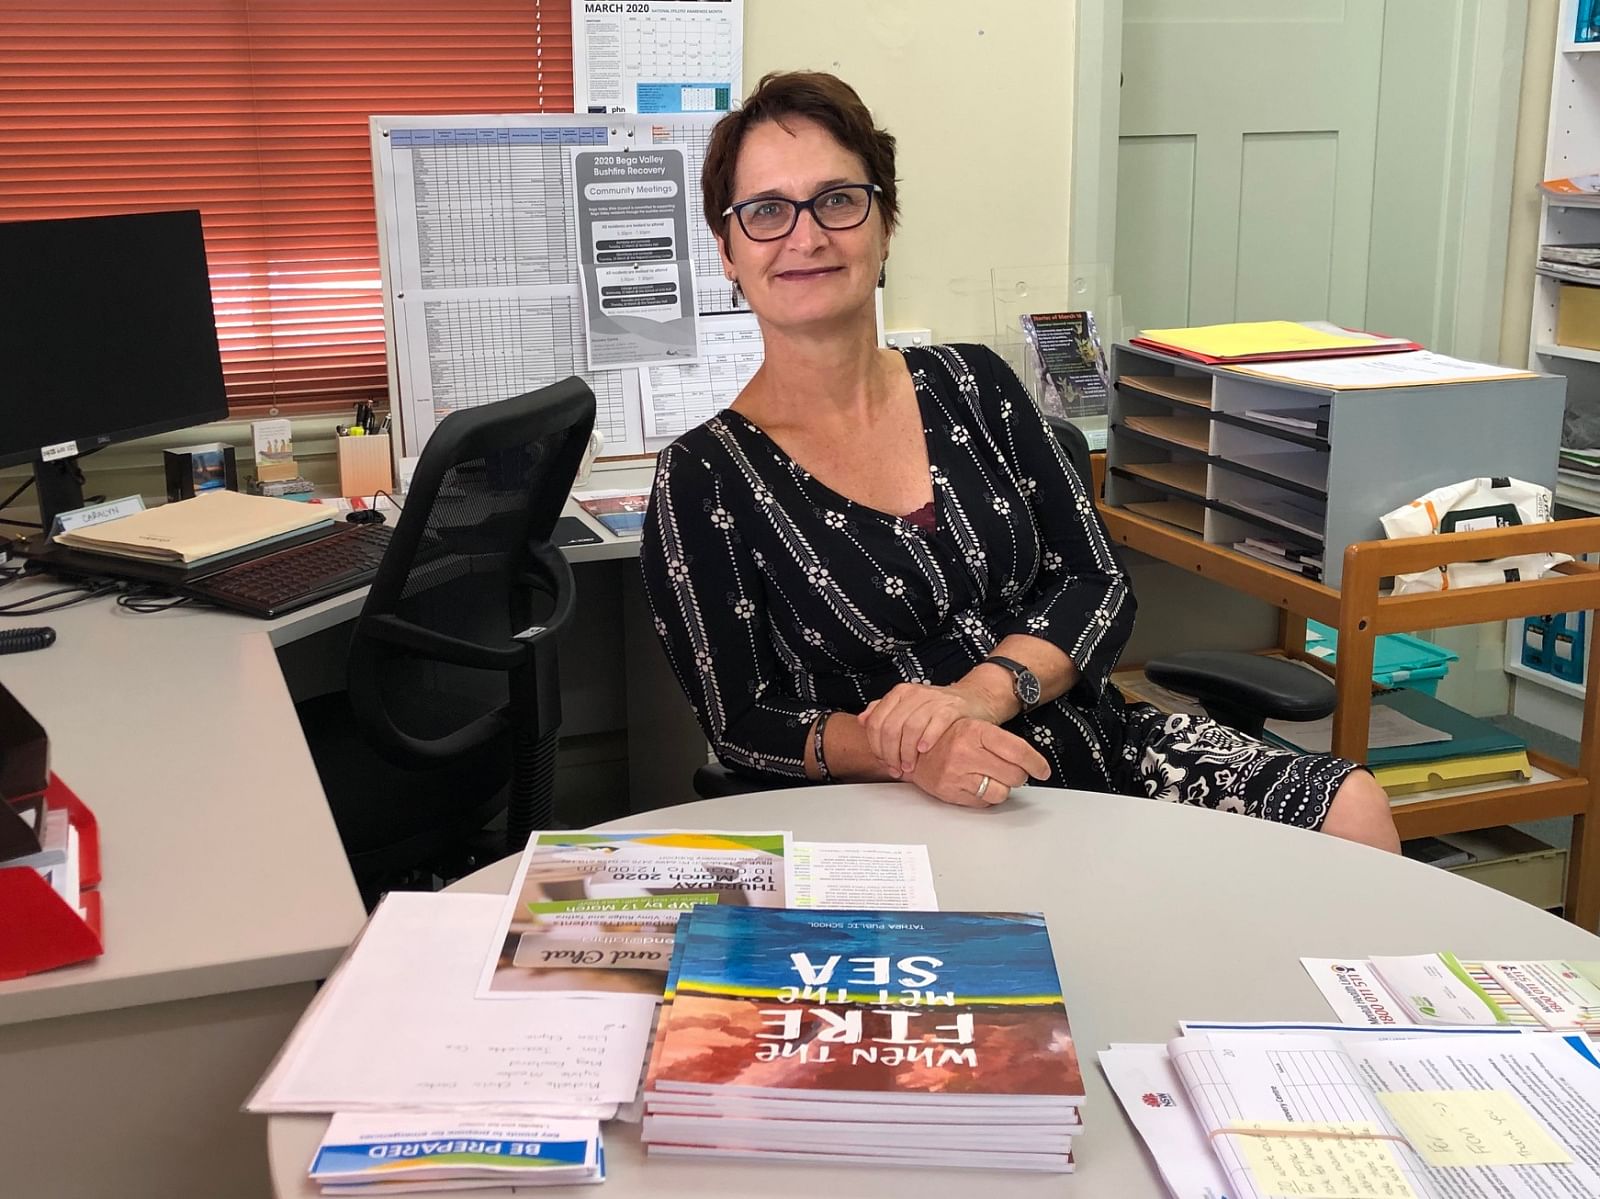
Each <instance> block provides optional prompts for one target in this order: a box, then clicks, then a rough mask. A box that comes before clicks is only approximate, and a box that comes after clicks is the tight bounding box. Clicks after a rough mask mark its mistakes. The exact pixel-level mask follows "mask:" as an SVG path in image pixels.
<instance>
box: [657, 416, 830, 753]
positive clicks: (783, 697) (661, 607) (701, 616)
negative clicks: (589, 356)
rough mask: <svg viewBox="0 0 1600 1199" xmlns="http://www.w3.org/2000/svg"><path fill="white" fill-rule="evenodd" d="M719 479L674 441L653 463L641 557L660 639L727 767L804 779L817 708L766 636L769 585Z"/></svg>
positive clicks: (690, 700) (706, 731) (767, 633)
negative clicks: (805, 697) (796, 684)
mask: <svg viewBox="0 0 1600 1199" xmlns="http://www.w3.org/2000/svg"><path fill="white" fill-rule="evenodd" d="M726 499H727V497H726V496H725V495H724V494H723V483H722V481H721V480H719V479H718V478H717V477H716V475H715V473H714V472H713V471H712V470H711V469H710V468H709V467H707V466H706V465H705V464H704V463H703V462H702V461H701V460H700V459H699V458H697V457H696V456H695V454H694V453H693V452H692V451H688V450H685V449H684V448H683V447H682V446H681V445H680V444H674V445H672V446H669V447H668V448H667V449H665V450H663V451H662V453H661V457H660V460H659V462H658V464H657V467H656V477H655V484H654V487H653V489H652V492H651V497H650V510H649V514H648V515H647V516H646V518H645V526H644V541H643V543H642V544H641V546H640V548H639V561H640V565H641V567H642V568H643V571H644V585H645V595H646V597H647V598H648V600H649V603H650V609H651V613H652V615H653V616H654V618H655V628H656V633H657V635H658V636H659V637H660V638H661V643H662V646H663V647H664V648H665V649H666V652H667V658H668V660H669V661H670V662H671V663H672V669H673V672H674V673H675V674H676V675H677V676H678V683H679V685H680V686H681V687H682V688H683V691H684V694H685V695H686V696H688V698H689V702H690V703H691V704H692V705H693V706H694V710H695V714H696V715H697V716H698V717H699V720H700V727H701V728H702V729H704V730H705V734H706V738H707V740H709V741H710V742H711V748H712V750H713V751H714V752H715V753H716V755H717V759H718V761H720V762H722V763H723V764H724V765H725V766H729V767H732V768H734V769H737V770H740V771H743V772H745V773H751V774H761V775H770V776H777V777H783V778H799V779H804V778H805V776H806V772H805V748H806V737H807V735H808V732H809V730H810V727H811V725H812V723H813V722H814V721H815V720H816V718H817V716H818V715H820V714H821V711H822V709H821V708H819V707H818V706H816V705H815V704H810V703H806V702H804V701H802V700H801V699H800V698H798V697H797V696H795V695H794V694H792V693H791V692H792V691H793V690H794V687H793V685H792V681H791V676H790V674H789V672H787V671H786V670H785V669H784V668H783V665H782V664H781V663H780V662H779V660H778V656H777V653H776V651H775V650H774V648H773V645H772V641H771V638H770V636H769V632H768V627H767V620H766V610H765V602H766V601H765V590H764V587H763V585H762V579H761V573H760V570H759V567H758V565H757V563H756V562H755V561H754V559H753V555H752V554H751V553H750V551H749V550H748V548H747V547H746V546H745V545H744V543H743V542H742V540H741V538H740V536H739V530H738V527H737V523H736V521H735V518H734V515H733V505H730V504H728V503H726V502H725V501H726Z"/></svg>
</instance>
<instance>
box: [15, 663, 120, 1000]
mask: <svg viewBox="0 0 1600 1199" xmlns="http://www.w3.org/2000/svg"><path fill="white" fill-rule="evenodd" d="M47 761H48V743H47V741H46V738H45V734H44V729H43V728H41V727H40V725H39V723H38V721H36V720H35V719H34V718H33V717H32V715H30V714H29V712H28V710H27V709H26V708H24V707H23V706H22V704H21V703H20V702H19V701H18V700H17V699H16V697H15V696H13V695H12V694H11V693H10V692H9V691H8V690H6V688H5V686H4V685H3V684H0V847H4V850H3V852H4V854H5V856H6V857H7V858H14V857H18V856H22V855H24V854H28V853H33V852H37V851H38V850H39V848H40V839H39V835H40V833H41V832H42V831H43V829H44V821H45V815H46V813H47V812H50V811H63V812H65V813H66V815H67V822H68V824H69V825H71V827H72V828H74V829H76V830H77V834H78V838H77V852H78V894H77V897H76V900H77V902H76V903H69V902H68V901H67V900H66V899H64V898H63V897H62V896H61V895H60V893H58V892H57V891H56V889H55V888H54V887H52V886H51V885H50V883H49V882H47V881H46V880H45V878H44V876H43V875H42V874H40V873H39V871H38V870H36V869H35V868H34V867H32V866H10V867H0V912H4V913H5V918H4V920H0V980H3V979H11V978H21V977H22V976H23V975H26V974H37V973H38V972H39V971H41V970H53V969H55V968H56V967H57V966H67V965H71V964H72V963H74V962H82V961H87V960H88V959H90V958H94V957H99V956H100V955H101V954H102V953H104V952H105V943H104V940H103V939H102V936H101V924H100V893H99V892H98V891H97V890H95V888H96V887H97V886H98V885H99V883H100V830H99V826H98V824H97V823H96V821H95V818H94V814H93V813H92V812H90V811H89V809H88V807H86V806H85V805H84V803H83V801H82V800H80V799H79V798H78V797H77V796H76V795H75V794H73V792H72V790H71V789H70V788H69V787H68V786H67V785H66V784H65V783H63V782H62V781H61V780H60V779H59V778H58V777H57V776H56V775H55V774H54V773H53V772H51V771H50V770H49V767H48V765H47ZM41 801H42V802H41ZM29 812H31V813H32V815H33V820H32V823H31V824H30V822H29V820H28V819H27V818H26V816H25V815H24V814H25V813H29Z"/></svg>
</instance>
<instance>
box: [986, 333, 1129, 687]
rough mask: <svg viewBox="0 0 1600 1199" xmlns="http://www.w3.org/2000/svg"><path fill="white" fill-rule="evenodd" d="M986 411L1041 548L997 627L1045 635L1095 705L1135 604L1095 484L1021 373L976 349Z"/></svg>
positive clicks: (1126, 633)
mask: <svg viewBox="0 0 1600 1199" xmlns="http://www.w3.org/2000/svg"><path fill="white" fill-rule="evenodd" d="M974 357H975V358H976V359H977V369H976V370H975V371H974V373H975V374H976V375H977V376H978V382H979V386H980V390H981V393H982V396H983V400H982V402H983V406H984V409H985V416H986V417H987V419H988V424H989V428H990V431H991V433H992V435H993V436H994V438H995V440H996V442H997V443H998V444H999V445H1000V448H1001V452H1002V453H1003V454H1004V456H1005V458H1006V461H1007V464H1008V465H1009V467H1010V469H1011V470H1012V471H1013V472H1015V475H1016V477H1017V480H1018V483H1019V485H1020V486H1021V488H1022V491H1023V493H1024V494H1025V495H1027V496H1028V498H1029V500H1030V501H1031V503H1032V507H1033V519H1034V523H1035V525H1036V526H1037V528H1038V530H1039V540H1040V548H1041V550H1042V553H1043V561H1042V562H1041V566H1040V571H1039V574H1038V576H1037V577H1036V578H1035V579H1034V582H1033V587H1032V589H1031V591H1030V592H1029V593H1028V594H1027V595H1025V596H1024V597H1023V599H1022V603H1021V606H1020V610H1019V612H1018V613H1017V615H1016V616H1015V617H1013V618H1012V619H1010V620H1009V621H1007V622H1005V623H1003V624H1002V625H1001V626H1000V627H999V628H997V629H996V630H995V631H996V633H997V635H999V636H1001V637H1006V636H1009V635H1011V634H1012V633H1024V634H1027V635H1029V636H1032V637H1039V638H1042V639H1044V640H1046V641H1049V642H1050V643H1051V644H1052V645H1055V646H1056V647H1057V648H1059V649H1060V650H1061V651H1062V652H1064V653H1065V654H1066V655H1067V656H1068V657H1069V658H1071V659H1072V661H1073V663H1074V664H1075V665H1076V666H1077V668H1078V674H1079V680H1078V683H1077V684H1076V686H1074V687H1073V689H1072V691H1071V692H1070V693H1069V694H1068V697H1067V698H1068V699H1070V700H1071V701H1072V702H1073V703H1075V704H1077V705H1079V706H1080V707H1085V708H1089V707H1093V706H1094V705H1095V704H1097V703H1098V702H1099V699H1100V694H1101V692H1102V691H1103V690H1104V688H1105V683H1106V679H1107V678H1108V677H1109V676H1110V674H1111V672H1112V670H1113V669H1115V667H1116V664H1117V659H1118V658H1119V657H1121V655H1122V650H1123V647H1124V646H1125V645H1127V643H1128V637H1129V635H1130V634H1131V633H1132V632H1133V615H1134V610H1135V608H1136V607H1137V604H1136V602H1135V600H1134V598H1133V591H1132V589H1131V587H1130V586H1129V584H1128V577H1127V574H1126V572H1125V571H1124V570H1123V568H1122V566H1121V564H1120V563H1118V561H1117V559H1116V556H1115V555H1114V554H1113V553H1112V549H1111V537H1110V535H1109V534H1108V533H1107V532H1106V526H1105V522H1104V521H1102V520H1101V519H1100V513H1099V512H1098V511H1096V509H1095V506H1094V497H1093V495H1092V494H1091V491H1090V486H1091V481H1090V480H1088V479H1080V478H1078V473H1077V472H1076V471H1075V470H1073V468H1072V465H1071V463H1070V462H1068V460H1067V456H1066V454H1065V453H1064V452H1063V451H1062V449H1061V447H1060V446H1059V445H1058V444H1057V442H1056V438H1055V434H1054V433H1053V432H1051V430H1050V426H1049V425H1048V424H1046V423H1045V419H1044V414H1043V413H1042V412H1040V411H1039V406H1038V405H1037V404H1035V403H1034V401H1033V398H1032V397H1031V396H1030V395H1028V393H1027V391H1026V390H1025V389H1024V388H1023V386H1022V383H1021V381H1020V380H1018V378H1017V376H1016V374H1015V372H1013V371H1012V369H1011V367H1010V366H1009V365H1008V364H1007V363H1006V362H1005V360H1004V359H1002V358H1000V357H999V355H997V354H995V353H994V352H993V351H992V350H981V351H979V352H978V353H976V354H975V355H974Z"/></svg>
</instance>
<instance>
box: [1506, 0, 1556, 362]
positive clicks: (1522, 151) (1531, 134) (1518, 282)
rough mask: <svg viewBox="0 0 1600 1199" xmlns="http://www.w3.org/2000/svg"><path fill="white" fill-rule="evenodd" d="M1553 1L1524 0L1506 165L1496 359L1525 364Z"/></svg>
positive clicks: (1550, 73)
mask: <svg viewBox="0 0 1600 1199" xmlns="http://www.w3.org/2000/svg"><path fill="white" fill-rule="evenodd" d="M1559 8H1560V4H1559V2H1558V0H1529V4H1528V40H1527V44H1526V46H1525V47H1524V49H1523V52H1522V92H1521V95H1520V98H1519V99H1518V102H1517V151H1516V156H1515V158H1514V159H1513V162H1512V167H1511V230H1510V235H1509V238H1508V240H1507V243H1506V302H1505V307H1504V308H1503V309H1501V315H1500V361H1501V362H1503V363H1505V364H1507V365H1508V366H1527V365H1528V329H1529V326H1530V325H1531V324H1532V322H1533V264H1534V260H1535V259H1536V258H1537V257H1538V249H1539V181H1540V180H1541V179H1543V178H1544V151H1545V133H1546V130H1547V129H1548V127H1549V124H1550V85H1551V80H1552V78H1553V77H1554V74H1555V57H1556V18H1557V10H1558V9H1559Z"/></svg>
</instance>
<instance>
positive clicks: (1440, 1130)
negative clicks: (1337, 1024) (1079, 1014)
mask: <svg viewBox="0 0 1600 1199" xmlns="http://www.w3.org/2000/svg"><path fill="white" fill-rule="evenodd" d="M1100 1064H1101V1066H1102V1068H1103V1069H1104V1070H1105V1073H1106V1077H1107V1079H1108V1080H1109V1081H1110V1083H1111V1086H1112V1089H1113V1090H1114V1091H1115V1092H1116V1094H1117V1098H1118V1099H1119V1100H1120V1101H1121V1103H1122V1105H1123V1107H1124V1109H1125V1110H1126V1112H1127V1114H1128V1118H1129V1120H1130V1121H1131V1122H1132V1123H1133V1125H1134V1127H1135V1128H1136V1129H1137V1130H1138V1132H1139V1134H1140V1136H1141V1137H1142V1138H1143V1139H1144V1141H1145V1144H1146V1146H1147V1147H1148V1148H1149V1150H1150V1152H1151V1154H1152V1156H1153V1157H1154V1158H1155V1161H1156V1164H1157V1167H1158V1168H1159V1169H1160V1171H1161V1174H1162V1177H1163V1179H1164V1180H1165V1181H1166V1183H1167V1186H1168V1189H1169V1190H1170V1191H1171V1192H1172V1194H1173V1195H1174V1196H1175V1197H1177V1199H1215V1197H1216V1196H1222V1195H1226V1196H1228V1197H1229V1199H1260V1197H1262V1196H1273V1195H1296V1196H1313V1195H1314V1196H1323V1197H1328V1199H1331V1197H1334V1196H1363V1197H1368V1196H1370V1197H1376V1196H1385V1195H1387V1196H1396V1197H1406V1196H1411V1197H1415V1199H1446V1197H1448V1199H1535V1197H1538V1199H1592V1196H1594V1195H1600V1143H1597V1141H1596V1138H1595V1135H1594V1130H1595V1129H1596V1128H1600V1069H1596V1067H1595V1064H1594V1061H1593V1059H1592V1058H1590V1057H1589V1056H1588V1054H1587V1049H1586V1047H1585V1046H1583V1045H1582V1044H1581V1042H1580V1043H1576V1044H1575V1043H1574V1042H1573V1041H1570V1040H1568V1039H1567V1038H1563V1037H1559V1036H1555V1035H1551V1034H1542V1033H1533V1034H1525V1035H1518V1034H1517V1033H1516V1031H1515V1030H1506V1031H1504V1032H1503V1031H1502V1030H1499V1029H1485V1030H1482V1031H1471V1030H1467V1031H1463V1030H1450V1031H1430V1030H1427V1029H1420V1028H1405V1029H1395V1030H1389V1029H1384V1030H1381V1031H1380V1030H1371V1031H1364V1030H1348V1031H1336V1030H1327V1029H1317V1028H1316V1027H1315V1026H1305V1027H1304V1028H1303V1029H1302V1028H1296V1027H1294V1026H1284V1025H1279V1026H1276V1027H1274V1028H1272V1029H1270V1030H1269V1029H1268V1028H1265V1027H1260V1028H1252V1027H1249V1026H1232V1027H1229V1026H1210V1027H1207V1026H1200V1025H1195V1024H1188V1025H1186V1026H1185V1035H1183V1036H1180V1037H1177V1038H1175V1039H1174V1040H1172V1041H1169V1042H1168V1043H1167V1044H1165V1045H1113V1046H1111V1047H1110V1048H1109V1049H1106V1050H1103V1051H1102V1052H1101V1054H1100Z"/></svg>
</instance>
